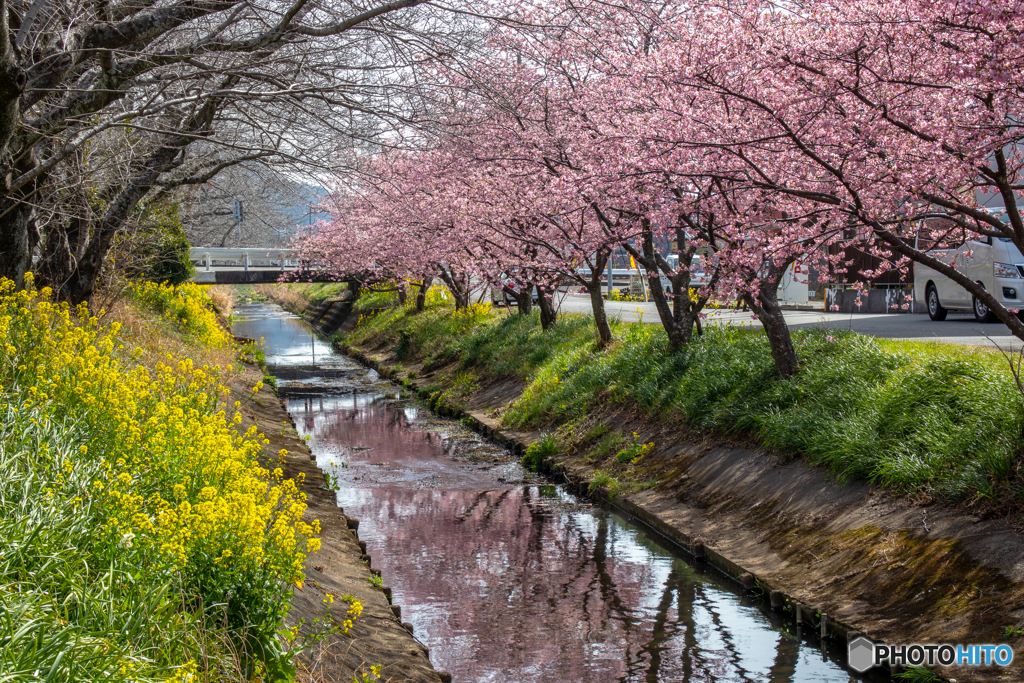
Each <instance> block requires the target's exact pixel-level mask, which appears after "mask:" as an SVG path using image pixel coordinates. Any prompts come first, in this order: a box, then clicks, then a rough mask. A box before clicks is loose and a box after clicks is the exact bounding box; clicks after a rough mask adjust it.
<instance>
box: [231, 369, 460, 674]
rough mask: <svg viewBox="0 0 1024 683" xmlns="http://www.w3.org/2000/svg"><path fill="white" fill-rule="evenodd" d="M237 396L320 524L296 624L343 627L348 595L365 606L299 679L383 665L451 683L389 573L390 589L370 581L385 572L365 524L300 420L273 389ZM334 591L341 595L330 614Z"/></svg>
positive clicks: (305, 658) (315, 649)
mask: <svg viewBox="0 0 1024 683" xmlns="http://www.w3.org/2000/svg"><path fill="white" fill-rule="evenodd" d="M232 394H234V395H235V396H245V395H247V394H248V395H249V396H250V398H248V399H246V400H244V401H243V405H242V407H241V409H240V412H241V413H242V416H243V422H242V425H241V428H242V430H243V431H244V430H245V429H247V428H248V427H249V426H250V425H255V426H256V428H257V429H258V430H259V431H260V432H261V433H262V434H264V435H265V437H266V438H267V440H269V442H270V443H269V444H268V445H266V446H265V448H264V450H265V452H266V454H267V458H268V466H269V467H271V468H273V467H281V468H282V469H283V471H284V476H285V477H288V478H291V479H294V480H295V481H296V482H298V483H299V487H300V489H301V490H302V491H303V492H304V493H305V494H306V502H307V504H308V508H307V510H306V520H307V521H309V522H310V523H312V521H313V520H314V519H316V520H319V522H320V530H321V533H320V540H321V548H320V550H319V552H317V553H315V554H313V555H310V556H309V558H308V559H307V560H306V564H305V567H304V570H303V571H304V573H305V575H306V580H305V582H304V584H303V586H302V587H301V588H299V589H297V590H296V591H295V596H294V598H293V599H292V605H291V611H290V612H289V615H288V624H289V626H295V625H300V624H301V629H302V632H303V633H305V634H312V633H314V632H322V631H323V630H324V629H325V628H327V627H330V626H338V625H340V623H341V622H343V621H344V620H345V619H346V618H347V617H346V613H345V610H346V609H347V608H348V605H347V604H346V603H345V602H343V601H342V600H341V596H343V595H351V596H354V597H355V598H357V599H358V600H359V601H360V603H361V604H362V606H363V611H362V614H361V615H360V616H359V617H358V618H356V619H355V620H354V624H353V626H352V628H351V629H350V630H349V631H348V633H347V634H341V633H334V634H332V635H329V636H327V637H326V638H323V639H321V640H319V641H318V642H316V643H314V644H313V645H312V647H311V648H309V649H308V650H307V651H306V652H305V653H303V654H302V655H301V656H300V657H299V661H298V665H299V676H298V680H299V681H303V682H308V683H313V682H316V683H319V682H321V681H323V682H327V681H331V682H333V681H341V682H344V683H348V682H349V681H352V680H354V679H353V676H356V677H359V678H358V680H362V678H361V677H360V676H361V675H362V674H363V673H367V674H369V673H370V670H371V667H375V666H379V667H380V674H379V675H380V680H382V681H395V682H398V681H403V682H408V683H444V682H445V681H450V680H451V679H450V676H448V674H446V673H444V672H438V671H435V670H434V668H433V667H432V666H431V664H430V661H429V654H430V653H429V650H428V649H427V648H426V647H424V646H423V645H422V644H421V643H420V642H419V641H418V640H416V638H415V637H414V635H413V633H412V627H411V625H409V624H403V623H402V621H401V619H400V618H399V615H400V614H401V610H400V607H399V606H397V605H392V604H391V590H390V589H389V588H387V579H388V577H387V576H383V577H382V578H383V584H384V586H383V587H376V586H374V585H373V584H372V583H371V581H370V577H371V575H372V574H377V575H378V576H379V575H380V574H379V570H376V569H374V568H372V558H370V557H369V556H368V555H366V544H365V542H363V541H360V540H359V530H358V527H359V521H358V520H357V519H354V518H351V517H347V516H346V515H345V514H344V510H342V509H341V508H339V507H338V505H337V503H336V499H335V493H334V491H333V490H331V489H330V487H329V486H328V482H327V481H326V480H325V478H324V476H323V472H322V471H321V470H320V468H319V467H318V466H317V464H316V462H315V457H314V456H313V454H312V453H311V452H310V451H309V448H308V447H307V445H306V443H305V442H304V441H303V440H302V439H301V438H299V435H298V433H297V432H296V429H295V424H294V421H293V420H292V418H291V416H290V415H289V413H288V411H287V410H286V409H285V407H284V404H283V402H282V400H281V399H280V398H279V397H278V396H277V394H276V392H275V391H274V389H273V388H272V387H270V386H267V385H264V386H263V388H262V389H260V391H259V392H257V393H255V394H253V393H252V392H250V391H247V389H246V387H245V386H238V387H232ZM282 450H284V451H287V454H286V455H285V456H284V458H283V460H282V459H281V458H280V455H279V454H280V452H281V451H282ZM328 594H331V595H332V596H334V598H335V600H334V603H333V606H332V607H331V610H330V613H328V603H329V602H330V599H329V598H327V595H328ZM325 600H326V602H325ZM370 680H373V679H370Z"/></svg>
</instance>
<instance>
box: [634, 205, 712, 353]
mask: <svg viewBox="0 0 1024 683" xmlns="http://www.w3.org/2000/svg"><path fill="white" fill-rule="evenodd" d="M676 240H677V244H678V245H679V252H678V253H679V268H678V270H677V271H676V272H672V270H671V266H670V265H669V263H668V262H667V261H666V260H665V259H664V258H659V257H660V254H658V253H657V251H655V249H654V235H653V231H652V229H651V225H650V223H649V222H648V221H646V220H645V221H644V223H643V230H642V232H641V246H642V249H643V251H642V252H640V251H638V250H637V249H636V248H635V247H633V246H632V245H630V244H625V245H624V247H625V249H626V251H628V252H629V253H630V255H631V256H632V257H633V258H634V259H636V260H637V262H638V263H639V264H640V265H642V266H643V267H644V269H645V270H646V271H647V275H648V280H647V282H648V289H649V291H650V294H651V300H652V301H654V306H655V308H656V309H657V311H658V318H659V319H660V320H661V326H662V328H664V330H665V335H666V336H667V337H668V348H669V352H670V353H674V352H675V351H678V350H679V349H680V348H682V347H683V346H685V345H686V344H689V343H690V341H691V340H692V339H693V329H694V326H695V325H696V326H697V327H698V331H699V327H700V312H701V311H702V310H703V309H704V305H705V304H706V303H707V297H706V296H703V297H697V300H696V301H694V300H693V299H691V298H690V266H691V265H693V257H694V254H695V253H696V251H697V250H696V248H695V247H694V246H693V245H691V244H688V243H687V238H686V232H685V230H684V229H682V228H677V229H676ZM662 271H664V272H665V274H666V276H667V277H668V279H669V282H671V283H672V303H671V305H670V304H669V301H668V295H667V294H666V292H665V288H664V287H663V286H662V284H661V277H660V273H661V272H662ZM716 277H717V276H716Z"/></svg>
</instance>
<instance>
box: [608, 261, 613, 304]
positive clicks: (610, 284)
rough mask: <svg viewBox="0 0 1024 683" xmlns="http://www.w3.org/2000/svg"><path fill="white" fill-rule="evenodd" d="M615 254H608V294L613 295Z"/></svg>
mask: <svg viewBox="0 0 1024 683" xmlns="http://www.w3.org/2000/svg"><path fill="white" fill-rule="evenodd" d="M613 258H614V254H609V255H608V296H611V295H612V259H613Z"/></svg>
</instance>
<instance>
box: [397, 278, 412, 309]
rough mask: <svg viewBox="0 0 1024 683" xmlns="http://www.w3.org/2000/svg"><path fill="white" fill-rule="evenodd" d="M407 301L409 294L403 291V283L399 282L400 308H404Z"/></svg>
mask: <svg viewBox="0 0 1024 683" xmlns="http://www.w3.org/2000/svg"><path fill="white" fill-rule="evenodd" d="M408 300H409V294H408V292H406V291H405V283H404V282H399V283H398V304H399V305H400V306H404V305H405V304H406V302H407V301H408Z"/></svg>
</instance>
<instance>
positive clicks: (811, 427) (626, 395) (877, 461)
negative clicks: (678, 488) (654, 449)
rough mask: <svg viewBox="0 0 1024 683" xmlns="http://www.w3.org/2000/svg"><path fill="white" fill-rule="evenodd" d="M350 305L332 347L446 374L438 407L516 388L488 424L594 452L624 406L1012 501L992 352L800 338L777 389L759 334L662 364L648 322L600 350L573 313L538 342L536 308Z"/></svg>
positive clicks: (379, 300) (960, 495)
mask: <svg viewBox="0 0 1024 683" xmlns="http://www.w3.org/2000/svg"><path fill="white" fill-rule="evenodd" d="M359 307H360V308H361V309H362V310H363V311H364V312H365V311H375V310H377V309H380V308H382V307H383V308H384V310H380V311H379V312H376V313H372V314H371V313H364V314H363V316H362V317H361V319H360V321H359V325H358V327H357V328H356V329H355V330H354V331H353V332H351V333H350V334H349V335H348V336H347V337H346V338H345V341H347V342H349V343H352V344H355V345H360V346H371V347H378V348H379V347H387V348H390V349H391V350H392V351H393V352H394V354H395V355H396V356H397V357H398V358H399V360H400V361H402V362H405V363H410V362H413V361H416V362H422V363H423V364H424V369H425V370H430V369H432V368H440V367H443V366H451V367H454V368H457V369H458V370H457V372H456V373H455V375H454V381H453V382H452V383H451V385H450V386H447V387H444V389H445V395H444V399H445V400H449V401H454V402H457V401H459V400H460V397H465V396H468V395H469V394H471V393H472V391H474V390H475V388H476V387H478V386H480V384H481V383H482V382H486V381H496V380H502V379H507V378H515V379H517V380H520V381H522V382H524V383H525V390H524V392H523V394H522V396H521V397H520V398H519V399H518V400H516V401H515V402H513V403H512V404H511V405H510V406H509V407H508V408H507V410H506V411H505V413H504V414H503V418H502V419H503V421H504V424H505V425H507V426H509V427H517V428H531V429H544V430H551V431H555V430H558V431H559V433H560V434H569V435H572V436H571V437H570V438H573V439H584V440H591V441H597V442H598V443H599V441H600V439H602V438H610V437H607V436H606V435H605V432H606V431H607V430H606V429H604V430H603V429H602V425H600V424H598V423H596V422H595V418H594V417H592V416H594V415H595V414H598V413H599V412H600V410H601V409H602V408H603V407H608V406H626V407H637V408H639V409H641V410H642V411H643V412H644V413H646V415H647V416H648V417H649V419H651V420H654V421H658V422H666V421H667V422H670V423H673V424H678V425H679V427H680V429H683V430H686V431H690V432H692V433H693V434H694V436H698V435H706V434H712V435H719V436H721V437H735V436H742V437H744V438H753V439H756V440H757V441H759V442H760V443H762V444H764V445H765V446H766V447H768V448H769V449H771V450H772V451H774V452H777V453H781V454H789V455H793V456H799V457H804V458H806V459H808V460H810V461H812V462H815V463H820V464H822V465H824V466H825V467H827V468H828V469H829V470H830V471H831V472H833V473H834V474H835V475H836V476H837V477H839V478H841V479H851V480H870V481H874V482H877V483H880V484H882V485H884V486H886V487H887V488H889V489H891V490H893V491H896V492H899V493H901V494H904V495H908V496H915V497H925V498H932V499H938V500H942V501H945V502H951V503H958V504H973V505H976V506H977V507H979V508H986V509H989V510H992V509H996V508H998V509H1001V510H1002V511H1004V512H1006V511H1010V510H1018V511H1019V510H1020V508H1021V507H1024V485H1022V479H1021V472H1020V471H1019V469H1018V468H1019V466H1020V463H1021V457H1020V456H1021V446H1022V437H1021V435H1022V429H1024V418H1022V416H1024V401H1022V397H1021V395H1020V393H1019V392H1018V390H1017V389H1016V387H1015V385H1014V382H1013V378H1012V377H1011V376H1010V374H1009V373H1008V372H1007V370H1006V366H1005V361H1003V360H1002V359H1001V358H1000V357H999V356H998V355H996V354H992V353H989V352H986V351H982V350H971V349H966V348H963V347H956V346H951V345H939V344H926V343H913V342H900V341H892V340H881V339H875V338H872V337H866V336H863V335H858V334H855V333H851V332H836V331H831V332H826V331H820V330H812V331H799V332H794V335H793V337H794V343H795V345H796V349H797V353H798V355H799V358H800V362H801V369H800V372H799V374H798V375H797V376H796V377H794V378H793V379H791V380H789V381H782V380H780V379H779V378H778V376H777V374H776V372H775V369H774V365H773V363H772V359H771V353H770V350H769V348H768V344H767V341H766V340H765V338H764V335H763V334H761V333H759V332H753V331H749V330H741V329H735V328H728V327H724V328H723V327H713V328H710V329H708V330H706V331H705V333H704V334H703V336H701V337H698V338H696V340H695V341H694V342H693V343H692V344H691V345H690V346H689V347H687V348H685V349H683V350H681V351H679V352H677V353H675V354H669V353H668V351H667V342H666V339H665V335H664V333H663V332H662V331H661V329H660V328H657V327H654V326H649V325H640V324H632V325H630V324H623V323H616V324H614V326H613V327H614V333H615V335H616V338H617V340H618V341H617V342H616V343H615V344H614V345H613V346H612V347H611V348H610V349H607V350H600V349H598V348H597V347H596V345H595V343H594V333H593V323H592V321H591V320H590V319H589V318H587V317H584V316H572V315H565V316H562V318H561V319H560V320H559V322H558V324H557V325H556V326H555V328H554V329H552V330H551V331H549V332H543V331H542V330H541V328H540V324H539V320H538V317H537V315H536V314H534V315H533V316H530V317H523V316H519V315H514V314H513V315H505V314H499V313H496V312H494V311H492V310H490V308H489V306H486V305H484V306H475V307H472V308H471V309H470V310H467V311H465V312H460V313H455V311H454V310H453V308H451V306H450V305H449V304H448V300H446V299H444V298H443V296H442V295H441V294H440V293H435V294H434V295H433V296H432V297H431V300H430V302H429V304H428V307H427V310H426V311H425V312H424V313H423V314H420V315H417V314H415V312H414V311H413V309H412V308H411V307H410V306H404V307H403V306H398V305H397V301H396V300H395V298H394V297H393V296H391V295H372V296H365V297H364V298H363V299H362V300H361V301H360V306H359ZM438 389H439V390H441V389H442V387H438ZM619 438H620V440H622V439H621V436H620V437H619ZM625 441H627V442H628V441H629V439H628V438H626V439H625ZM612 446H616V444H612ZM638 447H639V446H637V445H636V444H631V443H625V444H624V446H623V449H618V448H611V447H609V449H610V450H611V453H612V455H616V454H620V453H621V452H622V451H623V450H625V451H626V452H627V454H628V453H630V452H631V451H629V448H638ZM630 459H632V458H630ZM620 461H621V458H620Z"/></svg>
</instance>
